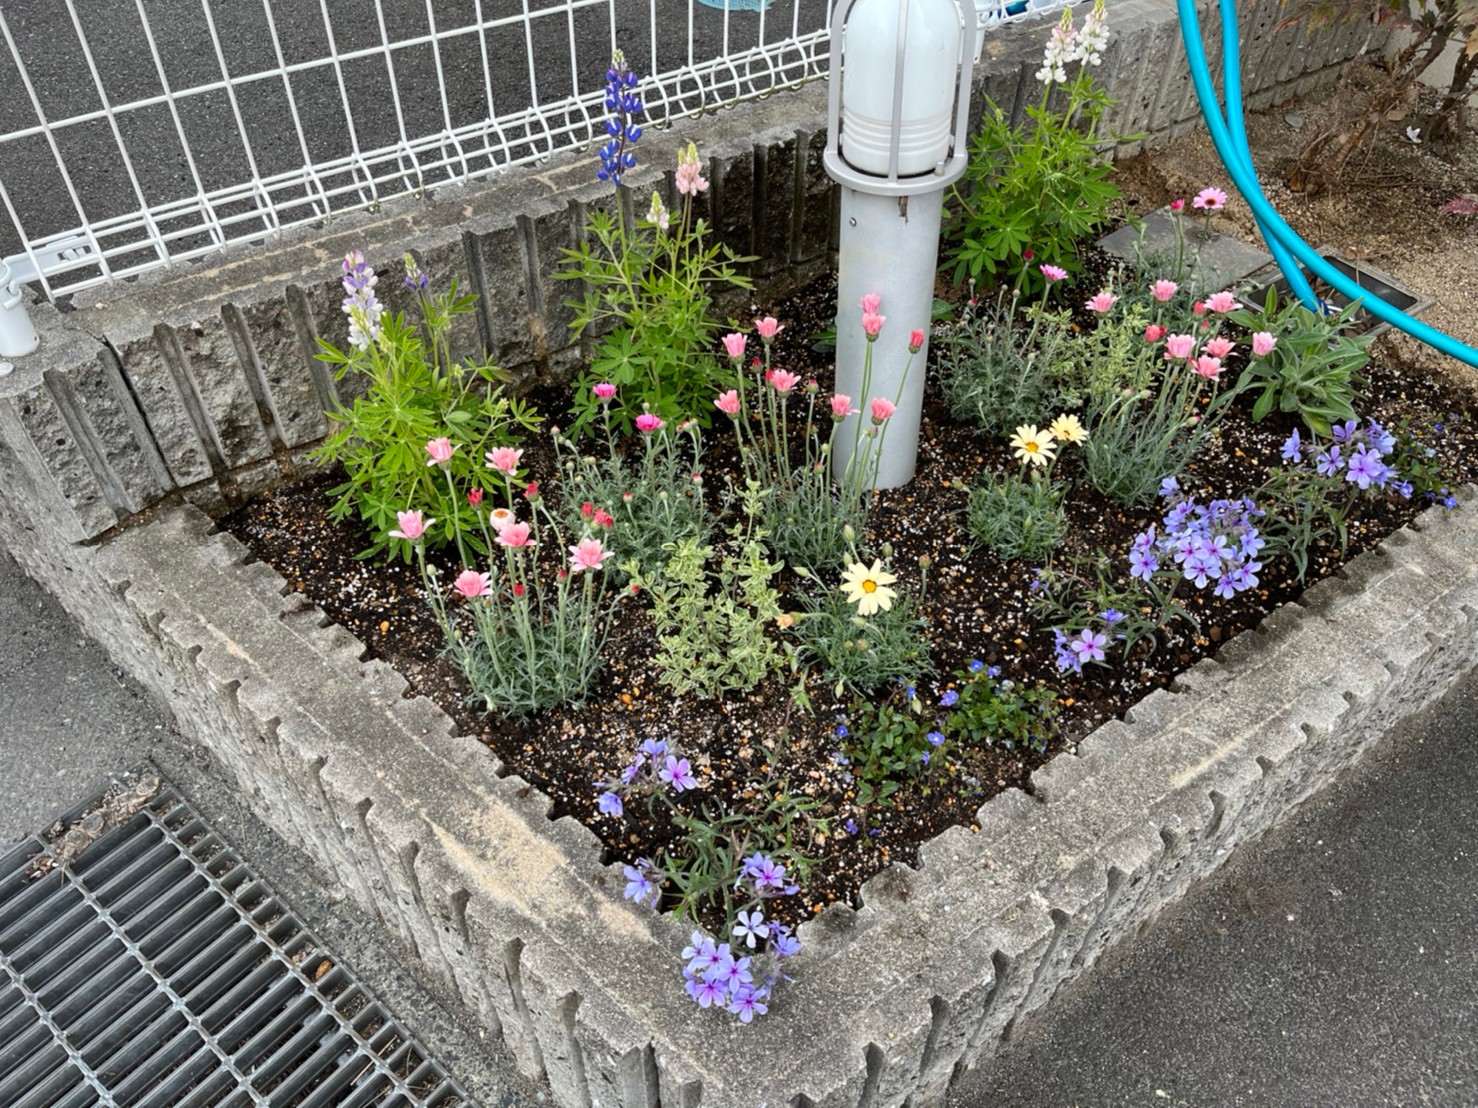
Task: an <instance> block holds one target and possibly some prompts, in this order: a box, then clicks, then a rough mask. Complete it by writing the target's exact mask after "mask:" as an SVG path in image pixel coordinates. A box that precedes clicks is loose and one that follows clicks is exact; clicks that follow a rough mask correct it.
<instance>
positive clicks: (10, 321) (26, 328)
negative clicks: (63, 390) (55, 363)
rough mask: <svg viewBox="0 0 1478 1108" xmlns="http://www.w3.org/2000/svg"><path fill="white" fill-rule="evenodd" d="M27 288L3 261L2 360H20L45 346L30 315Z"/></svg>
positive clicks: (0, 286)
mask: <svg viewBox="0 0 1478 1108" xmlns="http://www.w3.org/2000/svg"><path fill="white" fill-rule="evenodd" d="M25 300H26V297H25V286H24V285H22V284H21V278H20V276H19V275H15V274H12V273H11V269H10V265H9V264H8V263H6V262H3V261H0V357H6V358H19V357H20V356H21V355H22V354H29V353H30V352H31V351H33V350H35V349H36V347H38V346H40V345H41V336H39V335H38V334H36V328H35V327H34V326H32V324H31V317H30V316H28V315H27V314H26V302H25Z"/></svg>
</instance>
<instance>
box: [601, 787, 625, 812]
mask: <svg viewBox="0 0 1478 1108" xmlns="http://www.w3.org/2000/svg"><path fill="white" fill-rule="evenodd" d="M595 804H596V807H597V808H598V809H600V814H601V815H603V816H615V817H617V818H618V819H619V818H620V817H621V816H622V815H623V814H624V813H625V811H626V806H625V805H624V804H622V803H621V798H620V797H619V796H617V795H616V794H615V793H613V792H611V791H610V790H609V789H607V790H606V791H605V792H603V793H601V794H600V796H599V797H598V798H597V800H596V802H595Z"/></svg>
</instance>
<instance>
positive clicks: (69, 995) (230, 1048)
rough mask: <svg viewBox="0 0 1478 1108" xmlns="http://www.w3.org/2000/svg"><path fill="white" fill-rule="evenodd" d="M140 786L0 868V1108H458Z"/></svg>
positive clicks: (191, 813) (405, 1047) (429, 1069)
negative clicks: (215, 1107)
mask: <svg viewBox="0 0 1478 1108" xmlns="http://www.w3.org/2000/svg"><path fill="white" fill-rule="evenodd" d="M144 780H145V782H146V784H145V785H144V786H143V787H140V786H139V784H138V778H135V780H134V781H133V782H132V783H130V784H127V785H123V786H120V787H117V788H115V789H112V790H109V792H108V793H105V794H104V795H103V796H101V797H98V798H96V799H95V800H94V801H92V802H90V803H88V804H84V805H82V806H80V807H79V808H78V809H76V810H75V811H74V812H72V813H70V815H69V816H68V817H65V818H64V819H63V820H61V821H59V823H58V826H57V827H54V828H53V834H52V835H51V836H50V837H49V838H50V841H48V839H47V838H43V837H40V836H37V837H33V838H30V839H27V840H26V841H24V842H22V843H21V844H20V845H19V846H17V847H15V848H13V849H11V850H10V851H9V852H8V853H6V854H5V855H3V856H0V1105H5V1106H6V1108H85V1106H92V1105H129V1106H150V1108H164V1106H170V1108H191V1106H204V1105H228V1106H232V1108H235V1106H238V1105H239V1106H248V1105H256V1106H270V1108H328V1106H331V1105H332V1106H334V1108H343V1106H348V1108H355V1106H369V1105H374V1106H377V1108H391V1106H394V1108H412V1106H418V1108H419V1106H424V1108H453V1106H455V1105H467V1104H470V1103H471V1101H470V1100H469V1099H468V1098H467V1096H466V1095H465V1094H464V1093H463V1092H462V1091H461V1090H460V1089H459V1088H458V1087H457V1085H456V1084H455V1082H453V1081H452V1080H451V1078H450V1077H449V1076H448V1075H447V1073H446V1071H445V1070H444V1069H442V1067H441V1066H440V1065H439V1064H438V1063H437V1062H435V1061H434V1060H433V1059H431V1058H430V1057H429V1056H428V1054H427V1052H426V1050H425V1049H424V1048H423V1047H422V1046H421V1045H420V1044H419V1043H417V1042H416V1041H415V1039H414V1038H412V1036H411V1035H410V1033H409V1032H408V1031H407V1030H406V1029H405V1027H403V1026H402V1025H401V1024H400V1023H399V1022H398V1021H397V1020H396V1019H395V1018H394V1017H393V1016H392V1015H391V1014H390V1012H389V1011H388V1010H387V1009H386V1008H385V1007H384V1005H382V1004H381V1003H380V1002H379V1001H378V1000H377V999H376V998H375V997H374V995H373V994H372V993H370V992H369V990H367V989H366V988H365V987H364V986H363V985H362V984H361V983H360V982H359V981H358V980H357V979H356V978H355V977H354V975H353V974H352V973H350V972H349V970H347V969H346V968H345V967H344V966H342V965H340V964H339V961H338V959H337V958H335V957H334V956H333V955H332V954H331V953H330V952H329V951H327V950H325V949H324V948H323V945H322V944H321V943H320V942H319V941H318V940H317V938H315V937H314V935H313V934H312V933H311V932H310V931H308V929H307V928H305V927H304V926H303V924H302V923H301V922H300V921H299V920H298V919H297V918H296V917H295V916H294V915H293V913H292V912H291V911H290V910H289V909H288V908H287V907H286V906H285V905H284V904H283V903H282V902H281V901H280V900H278V899H277V897H276V896H275V895H274V894H273V892H272V890H271V889H269V888H268V887H267V886H266V885H264V884H263V883H262V881H261V880H260V879H259V878H258V877H257V875H256V874H255V873H254V872H253V871H252V869H251V867H250V866H248V865H247V864H246V863H245V862H244V861H243V860H242V858H241V856H240V855H238V854H237V853H236V852H235V851H234V850H232V849H231V847H230V846H229V845H228V844H227V843H226V842H224V841H223V840H222V839H221V837H220V836H219V835H218V834H217V833H216V832H215V831H214V830H213V829H212V828H211V827H210V826H209V825H208V824H207V823H206V822H205V821H204V820H203V819H201V818H200V816H199V814H198V813H197V812H195V810H194V809H193V808H191V807H190V805H188V804H187V803H185V801H184V800H183V799H182V798H181V797H180V796H179V794H178V793H176V792H175V791H174V789H173V788H171V787H170V786H169V785H168V784H163V785H162V786H160V787H158V789H157V791H153V790H152V789H150V788H149V784H148V779H147V776H146V777H145V778H144ZM57 832H63V833H61V834H58V833H57ZM74 854H75V857H72V855H74Z"/></svg>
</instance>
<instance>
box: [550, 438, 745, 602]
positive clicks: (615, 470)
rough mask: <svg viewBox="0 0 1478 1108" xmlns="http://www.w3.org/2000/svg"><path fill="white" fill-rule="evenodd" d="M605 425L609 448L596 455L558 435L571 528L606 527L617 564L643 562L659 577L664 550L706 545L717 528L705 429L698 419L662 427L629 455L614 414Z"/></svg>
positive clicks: (567, 520)
mask: <svg viewBox="0 0 1478 1108" xmlns="http://www.w3.org/2000/svg"><path fill="white" fill-rule="evenodd" d="M602 424H603V431H604V439H605V443H604V446H605V449H604V451H603V452H597V453H594V454H585V453H582V452H581V451H580V450H579V449H578V448H577V447H576V445H575V443H573V442H572V441H571V440H570V439H568V438H566V437H565V436H564V435H563V434H562V433H561V432H559V431H556V432H555V434H554V446H555V450H556V452H557V453H558V455H559V456H560V458H561V460H562V465H561V469H562V470H563V473H564V476H565V478H566V480H565V482H564V483H563V485H562V486H561V489H560V492H561V495H562V500H563V503H564V519H565V523H566V525H567V526H568V527H570V528H571V529H578V528H579V527H581V526H588V525H589V524H590V522H591V521H592V520H595V521H597V522H600V523H604V524H605V525H606V526H608V527H609V528H610V530H609V533H608V535H607V544H608V545H609V547H610V548H611V549H612V550H613V551H615V553H616V558H615V564H616V565H618V566H620V565H625V564H627V563H628V562H637V563H639V564H641V565H643V566H650V567H652V574H653V576H660V575H661V572H662V566H663V564H664V563H665V562H666V560H667V554H666V552H665V551H664V549H663V548H664V546H665V545H668V544H673V543H678V542H682V541H683V540H685V539H693V540H695V541H697V542H698V543H700V544H701V543H704V542H706V541H707V540H708V538H709V536H710V535H711V534H712V533H713V529H714V526H715V525H716V520H715V517H714V513H713V511H712V510H710V508H709V507H708V505H707V503H706V502H705V500H704V496H703V466H702V460H703V432H702V429H701V428H700V427H699V426H698V424H697V423H696V422H694V421H692V420H688V421H686V422H685V423H684V424H682V425H681V426H680V427H677V428H673V427H672V426H671V425H669V424H666V423H663V424H661V425H660V426H657V427H655V428H654V429H652V430H650V431H643V432H642V433H641V434H640V435H639V436H638V441H637V442H636V443H633V444H631V447H630V449H629V450H627V451H623V450H622V448H621V445H620V444H619V443H618V442H617V441H616V437H615V434H614V432H613V429H612V427H611V420H610V417H609V415H608V414H607V415H606V416H605V418H604V419H603V420H602ZM615 572H617V573H621V572H622V571H620V570H617V571H615ZM623 576H624V575H623Z"/></svg>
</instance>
